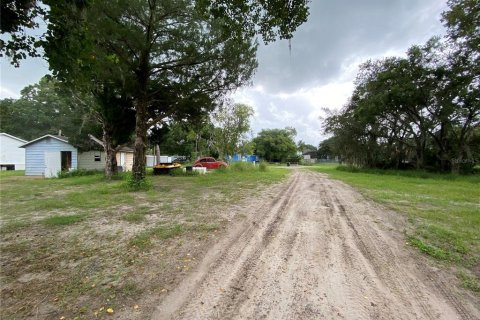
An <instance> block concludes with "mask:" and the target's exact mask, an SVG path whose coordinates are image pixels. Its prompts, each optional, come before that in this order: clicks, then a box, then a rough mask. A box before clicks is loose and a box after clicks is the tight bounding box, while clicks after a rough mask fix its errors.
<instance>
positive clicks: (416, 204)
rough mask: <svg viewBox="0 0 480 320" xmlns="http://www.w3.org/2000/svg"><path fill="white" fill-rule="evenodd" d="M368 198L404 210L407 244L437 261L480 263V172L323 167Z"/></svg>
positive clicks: (469, 265) (471, 265)
mask: <svg viewBox="0 0 480 320" xmlns="http://www.w3.org/2000/svg"><path fill="white" fill-rule="evenodd" d="M313 170H316V171H319V172H323V173H327V174H328V175H329V176H330V177H332V178H334V179H338V180H342V181H344V182H346V183H348V184H350V185H352V186H354V187H356V188H358V189H359V190H360V191H361V192H362V193H364V194H365V195H366V196H368V197H369V198H371V199H373V200H375V201H377V202H379V203H382V204H384V205H386V206H388V207H390V208H392V209H394V210H395V211H397V212H399V213H402V214H405V215H406V216H407V217H408V221H409V222H410V223H411V226H412V227H413V228H412V231H410V232H409V233H408V234H407V239H408V243H409V244H410V245H412V246H413V247H415V248H417V249H418V250H420V251H421V252H423V253H424V254H427V255H429V256H431V257H433V258H435V259H437V260H441V261H444V262H446V263H449V264H452V265H455V266H457V267H460V268H466V269H470V270H474V269H475V268H479V266H480V232H479V230H480V176H479V175H472V176H461V175H452V174H435V173H428V172H421V171H420V172H419V171H396V170H360V169H351V168H347V167H338V166H337V165H319V166H316V167H313Z"/></svg>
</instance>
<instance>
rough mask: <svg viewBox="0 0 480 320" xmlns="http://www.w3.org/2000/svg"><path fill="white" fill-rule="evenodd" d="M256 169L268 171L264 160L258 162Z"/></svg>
mask: <svg viewBox="0 0 480 320" xmlns="http://www.w3.org/2000/svg"><path fill="white" fill-rule="evenodd" d="M258 170H260V171H261V172H267V171H268V165H267V163H266V162H264V161H262V162H260V164H259V165H258Z"/></svg>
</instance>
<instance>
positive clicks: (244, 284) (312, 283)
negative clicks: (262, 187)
mask: <svg viewBox="0 0 480 320" xmlns="http://www.w3.org/2000/svg"><path fill="white" fill-rule="evenodd" d="M248 211H249V212H248V213H247V219H246V220H245V221H243V222H241V223H237V224H236V225H234V226H232V227H231V229H230V231H229V232H228V233H227V235H226V236H225V237H224V238H223V239H221V240H220V241H219V242H218V243H217V244H216V245H214V246H213V247H212V248H211V250H209V252H208V253H207V255H206V256H205V258H204V259H203V261H202V263H201V264H200V265H199V267H198V268H197V270H196V271H195V272H193V273H192V274H191V275H190V276H188V277H187V279H185V280H184V281H183V282H182V283H181V284H180V286H179V287H178V288H177V289H176V290H174V291H173V292H171V293H170V294H169V295H168V296H167V297H166V298H165V299H164V300H163V302H162V303H161V304H160V305H159V306H158V307H157V310H156V312H155V314H154V315H153V316H152V319H448V320H450V319H467V320H470V319H480V311H479V309H478V307H477V306H476V305H478V300H477V301H474V300H472V299H475V298H472V297H470V296H468V295H464V294H462V292H461V290H457V289H456V288H454V287H453V286H447V285H446V283H445V281H444V280H442V274H441V273H438V272H429V271H431V270H432V268H431V267H430V266H429V265H428V263H427V262H426V260H425V259H423V258H422V257H419V256H418V254H417V253H416V252H414V251H413V250H410V249H409V248H407V247H406V246H405V243H404V239H403V236H402V235H401V233H400V232H399V231H396V230H401V227H399V228H396V230H395V228H393V229H392V221H391V220H392V217H393V216H392V213H391V212H387V211H386V210H384V209H383V208H380V207H378V206H376V205H373V204H372V203H370V202H369V201H367V200H365V199H364V198H362V197H361V196H360V195H359V194H358V193H356V192H355V191H354V190H353V189H352V188H350V187H348V186H346V185H345V184H343V183H340V182H336V181H332V180H329V179H327V178H326V176H324V175H322V174H318V173H313V172H310V171H301V170H295V171H294V172H293V174H292V176H291V177H290V179H289V180H288V182H286V183H285V184H284V186H283V187H282V188H281V189H279V192H278V195H277V196H276V197H275V198H274V199H273V200H271V201H268V202H267V203H265V204H263V205H260V206H257V207H255V206H253V207H249V208H248ZM393 220H395V219H393Z"/></svg>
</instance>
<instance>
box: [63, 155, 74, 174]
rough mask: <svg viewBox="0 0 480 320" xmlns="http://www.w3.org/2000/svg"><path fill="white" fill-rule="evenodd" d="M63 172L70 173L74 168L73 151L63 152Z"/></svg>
mask: <svg viewBox="0 0 480 320" xmlns="http://www.w3.org/2000/svg"><path fill="white" fill-rule="evenodd" d="M61 153H62V171H68V170H70V168H71V167H72V151H62V152H61Z"/></svg>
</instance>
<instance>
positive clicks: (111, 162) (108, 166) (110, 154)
mask: <svg viewBox="0 0 480 320" xmlns="http://www.w3.org/2000/svg"><path fill="white" fill-rule="evenodd" d="M103 148H104V150H105V177H106V178H107V179H108V180H111V179H112V177H113V176H114V175H116V174H117V173H118V167H117V150H116V149H115V147H114V146H113V142H112V137H111V135H110V133H109V132H108V131H107V130H103Z"/></svg>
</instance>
